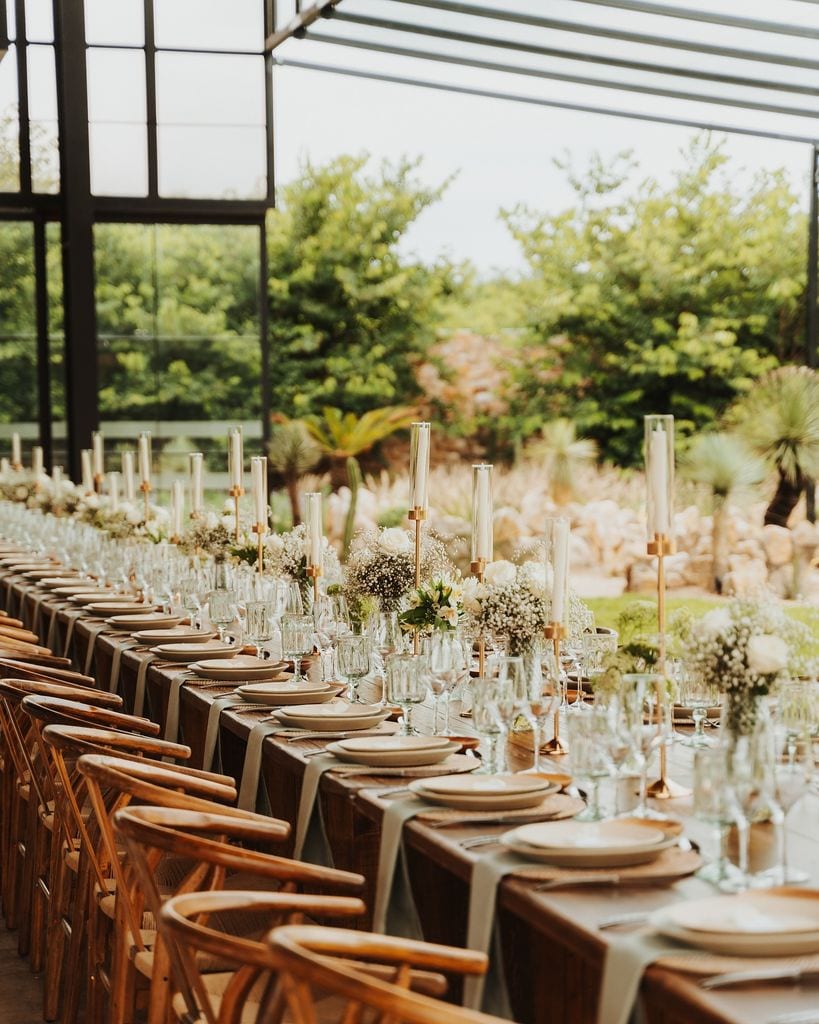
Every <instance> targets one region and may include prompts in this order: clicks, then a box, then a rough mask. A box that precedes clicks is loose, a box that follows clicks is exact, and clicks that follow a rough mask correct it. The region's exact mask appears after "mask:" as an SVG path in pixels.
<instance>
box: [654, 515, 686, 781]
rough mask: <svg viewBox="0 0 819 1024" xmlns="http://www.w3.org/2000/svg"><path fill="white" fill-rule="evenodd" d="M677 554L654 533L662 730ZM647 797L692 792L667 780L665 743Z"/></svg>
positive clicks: (664, 536) (667, 539) (671, 543)
mask: <svg viewBox="0 0 819 1024" xmlns="http://www.w3.org/2000/svg"><path fill="white" fill-rule="evenodd" d="M676 550H677V546H676V544H675V543H674V541H673V540H672V539H671V538H670V537H669V536H668V535H667V534H665V533H655V534H654V539H653V540H650V541H649V542H648V544H647V545H646V551H647V552H648V554H649V555H652V556H653V557H655V558H656V559H657V637H658V642H657V672H658V674H659V677H660V678H659V679H658V681H657V684H656V685H657V724H658V725H659V726H660V728H662V715H663V703H664V701H663V693H662V687H663V686H665V682H666V675H665V662H666V632H665V626H666V613H665V597H666V585H665V559H666V556H667V555H673V554H674V552H675V551H676ZM647 793H648V795H649V796H650V797H653V798H654V799H655V800H673V799H675V798H676V797H682V796H690V795H691V790H690V789H686V788H685V786H681V785H680V784H679V783H677V782H674V780H673V779H670V778H669V776H668V748H667V746H666V744H665V743H663V744H662V746H661V747H660V777H659V778H658V779H657V780H656V781H655V782H652V784H651V785H650V786H649V787H648V790H647Z"/></svg>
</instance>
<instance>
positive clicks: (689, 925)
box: [651, 888, 819, 957]
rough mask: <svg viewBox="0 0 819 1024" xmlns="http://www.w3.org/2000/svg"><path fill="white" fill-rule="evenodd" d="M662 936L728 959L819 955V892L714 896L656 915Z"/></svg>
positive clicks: (790, 890) (682, 904)
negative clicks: (730, 957) (735, 957)
mask: <svg viewBox="0 0 819 1024" xmlns="http://www.w3.org/2000/svg"><path fill="white" fill-rule="evenodd" d="M651 920H652V924H653V925H654V927H655V928H656V929H657V931H658V932H660V934H662V935H667V936H669V937H670V938H672V939H676V940H677V941H678V942H684V943H686V944H687V945H689V946H696V947H697V948H698V949H707V950H709V951H710V952H712V953H723V954H726V955H728V956H764V957H769V956H799V955H802V954H806V953H819V891H817V890H815V889H790V888H785V889H768V890H766V891H765V892H744V893H740V894H739V895H737V896H710V897H708V899H703V900H695V901H694V902H692V903H688V902H687V903H678V904H675V905H674V906H671V907H664V908H663V909H662V910H659V911H657V912H656V913H655V914H654V916H653V917H652V919H651Z"/></svg>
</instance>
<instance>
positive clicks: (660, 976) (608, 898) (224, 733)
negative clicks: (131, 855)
mask: <svg viewBox="0 0 819 1024" xmlns="http://www.w3.org/2000/svg"><path fill="white" fill-rule="evenodd" d="M0 593H2V596H3V597H5V602H4V603H5V606H6V609H7V611H8V612H9V613H10V614H19V616H20V617H21V618H23V619H24V621H25V622H26V623H27V624H29V625H34V626H36V629H37V630H39V632H40V635H41V636H42V637H43V639H44V640H45V639H46V638H47V636H48V634H49V633H50V634H51V639H52V643H53V646H54V649H55V651H56V652H57V653H62V651H63V648H64V645H65V641H66V637H67V634H68V633H69V632H70V634H71V636H70V640H71V642H70V644H69V653H70V654H71V656H72V658H73V660H74V663H75V665H76V667H77V668H78V669H79V670H80V671H82V670H83V669H84V667H85V666H86V664H87V663H88V664H90V665H92V667H93V674H94V676H95V678H96V680H97V685H99V686H100V687H103V688H107V687H108V686H109V683H110V679H111V671H112V665H113V664H114V662H115V659H117V660H119V666H118V689H119V692H120V693H121V694H122V695H123V697H124V698H125V701H126V705H127V708H128V710H129V711H133V710H134V706H133V705H134V698H135V694H136V689H137V682H138V677H139V675H140V666H143V668H142V676H143V678H144V689H145V708H144V710H145V713H146V714H148V715H150V717H152V718H153V719H155V720H156V721H158V722H159V723H160V724H161V725H162V726H163V728H165V727H166V725H167V719H168V710H169V705H170V704H171V703H172V696H171V695H172V693H174V692H176V693H177V694H178V738H179V740H180V741H181V742H185V743H187V744H189V745H190V746H191V748H192V749H193V751H194V755H193V763H194V764H196V765H199V766H201V764H202V758H203V751H204V741H205V732H206V727H207V722H208V717H209V714H210V708H211V705H212V703H213V701H214V700H216V699H217V698H218V697H219V696H220V695H224V694H225V693H227V692H228V691H229V690H230V689H231V685H232V684H226V685H225V687H224V689H222V690H220V689H218V688H210V687H206V688H203V687H201V686H195V685H186V683H185V682H184V681H181V680H184V678H185V675H186V669H185V666H182V667H181V668H176V667H174V666H171V665H168V664H167V663H163V662H156V660H155V659H154V660H153V663H149V664H148V665H147V666H145V665H144V664H143V663H144V662H145V661H146V659H147V660H149V661H151V659H152V657H153V656H151V655H150V654H149V652H148V651H147V649H146V648H139V647H135V646H134V642H133V641H132V640H131V639H130V638H129V637H127V636H123V634H121V633H119V634H117V633H113V632H106V631H105V630H102V631H101V632H100V629H101V623H100V620H98V619H94V618H93V617H92V616H88V615H78V613H77V611H76V608H75V606H72V605H70V604H65V603H60V602H58V601H57V600H56V599H54V598H53V597H52V596H50V595H48V594H46V593H45V592H44V591H43V590H41V589H40V588H39V587H38V586H37V585H36V584H34V583H32V582H30V581H28V580H25V579H24V578H22V577H15V576H11V575H8V574H6V575H5V576H4V575H2V574H0ZM0 603H3V602H0ZM35 616H36V622H35ZM52 619H54V624H53V626H52ZM90 642H93V644H94V646H93V651H92V655H93V657H91V658H90V659H89V655H88V649H89V643H90ZM419 710H420V711H421V712H422V713H423V711H424V709H423V708H421V709H419ZM262 715H263V713H256V712H253V711H251V710H247V711H244V712H243V711H242V710H241V709H239V708H231V707H227V708H223V709H222V710H221V714H220V718H219V752H220V757H221V767H222V770H223V771H225V772H226V773H227V774H228V775H232V776H234V777H235V778H236V779H237V780H238V779H240V778H241V777H242V771H243V765H244V758H245V749H246V745H247V740H248V736H249V735H250V732H251V730H252V729H253V727H254V726H255V725H256V724H257V723H258V722H259V719H260V717H262ZM459 723H460V724H459V728H462V731H463V732H464V733H465V734H468V733H469V732H470V727H469V722H468V720H465V719H459ZM166 738H171V739H175V738H176V737H175V736H166ZM322 745H323V744H322V742H321V741H316V740H299V741H294V740H290V741H286V740H282V739H277V738H275V737H273V736H267V737H266V738H265V739H264V741H263V746H262V758H261V782H262V783H263V784H264V786H265V788H266V791H267V797H268V799H269V808H270V811H271V813H272V814H274V815H275V816H277V817H279V818H284V819H286V820H288V821H290V822H293V823H295V821H296V815H297V810H298V806H299V797H300V792H301V786H302V779H303V776H304V772H305V767H306V765H307V763H308V760H309V757H310V755H311V752H314V751H315V750H316V749H317V748H318V747H321V746H322ZM510 759H511V767H512V768H525V767H528V762H527V755H526V754H525V753H523V752H521V751H520V749H519V748H516V747H514V746H510ZM670 761H671V768H672V775H673V776H675V777H677V778H679V779H680V781H685V779H686V777H690V767H691V755H690V751H689V750H688V749H687V748H685V747H682V748H681V747H680V746H679V745H676V746H675V747H674V748H673V749H672V756H671V759H670ZM400 783H401V780H400V779H396V778H395V777H394V776H393V777H389V776H382V777H379V776H378V775H377V774H372V775H369V776H363V777H362V776H361V775H355V776H345V775H342V774H337V773H333V772H332V771H331V772H326V773H325V774H323V775H322V776H321V780H320V786H319V793H318V799H319V801H320V805H321V813H322V816H323V822H324V827H325V831H326V835H327V839H328V842H329V846H330V848H331V850H332V856H333V861H334V863H335V865H336V866H337V867H340V868H345V869H348V870H352V871H359V872H361V873H362V874H364V875H365V876H366V877H367V879H368V891H367V892H366V894H365V895H366V899H367V902H368V905H369V906H372V903H373V896H374V892H375V882H376V874H377V864H378V854H379V843H380V826H381V820H382V816H383V813H384V810H385V808H386V806H387V805H388V801H389V800H390V799H391V795H388V794H387V791H389V790H392V791H394V790H395V789H396V786H397V784H400ZM379 790H380V791H382V792H384V793H385V794H387V795H385V797H384V798H383V799H381V798H379V796H378V793H379ZM663 809H665V810H670V811H673V813H675V814H677V815H679V816H680V817H682V818H683V819H689V820H687V821H686V832H687V834H688V835H689V836H691V837H693V838H695V839H702V838H703V836H704V831H703V826H702V825H701V824H700V823H699V822H697V821H696V820H694V819H693V818H692V817H691V807H690V803H689V801H688V800H675V801H672V802H671V803H670V804H669V803H666V804H665V806H664V808H663ZM503 831H504V826H495V827H492V826H487V825H486V824H483V825H475V826H469V825H464V826H460V827H450V828H445V829H440V828H439V829H433V828H430V827H429V826H428V825H424V824H423V823H421V822H418V821H413V820H410V821H408V822H407V823H406V824H405V826H404V832H403V841H404V849H405V851H406V860H407V865H408V872H409V877H410V882H411V885H412V890H413V896H414V900H415V903H416V906H417V909H418V913H419V917H420V921H421V924H422V927H423V931H424V936H425V938H426V939H428V940H430V941H435V942H443V943H448V944H452V945H456V946H457V945H460V946H464V945H465V940H466V928H467V908H468V900H469V886H470V876H471V873H472V869H473V866H474V865H475V863H476V861H477V860H478V858H480V857H481V856H483V855H485V854H486V850H485V848H484V847H478V848H476V849H472V850H470V849H464V848H463V847H462V846H461V845H460V841H461V840H463V839H464V838H465V837H468V836H472V835H485V834H488V833H493V832H497V833H498V834H499V835H500V834H501V833H502V832H503ZM753 833H754V835H753V855H754V856H755V858H756V859H757V860H760V859H761V860H764V859H765V858H766V857H767V856H769V854H770V850H771V848H772V836H771V834H770V830H769V828H768V827H767V826H764V825H761V826H755V827H754V829H753ZM789 836H790V857H791V862H792V863H793V864H795V865H797V866H800V867H802V868H805V869H806V870H809V871H811V872H812V874H813V879H814V881H815V882H819V801H817V798H816V797H815V796H813V795H808V796H807V797H806V798H805V799H804V801H803V802H802V803H801V804H800V805H799V808H798V810H797V812H796V813H794V814H793V815H792V816H791V819H790V822H789ZM489 849H496V847H490V848H489ZM283 852H286V851H283ZM714 892H715V890H713V889H712V888H711V887H710V886H708V885H707V884H705V883H703V882H701V881H699V880H697V879H695V878H687V879H684V880H682V881H679V882H677V883H676V884H675V885H674V886H671V887H664V888H651V887H644V888H637V887H631V888H622V889H618V888H616V887H609V888H588V889H581V888H576V889H573V890H572V889H566V890H561V891H554V892H540V891H537V889H536V887H535V885H534V884H533V883H532V882H530V881H526V880H524V879H522V878H519V877H514V876H507V877H506V878H505V879H503V880H502V881H501V883H500V886H499V888H498V896H497V911H496V913H497V922H498V925H499V928H500V936H501V948H502V955H503V968H504V975H505V979H506V987H507V990H508V993H509V998H510V1002H511V1006H512V1010H513V1013H514V1019H515V1020H518V1021H522V1022H527V1024H528V1022H532V1024H594V1022H595V1021H596V1016H597V998H598V993H599V989H600V981H601V973H602V966H603V961H604V956H605V952H606V948H607V944H608V943H609V942H611V941H617V936H618V934H619V937H620V939H622V937H623V936H624V935H625V934H626V933H625V932H623V931H620V932H619V933H617V932H611V931H605V932H601V931H600V930H599V929H598V924H599V922H600V921H601V920H602V919H604V918H606V917H609V916H611V915H613V914H619V913H621V912H623V913H628V912H631V911H634V912H637V911H650V910H653V909H655V908H659V907H662V906H664V905H667V904H668V903H669V902H673V901H678V900H685V899H699V898H702V897H704V896H708V895H713V894H714ZM368 924H369V922H366V921H365V922H363V925H362V926H368ZM751 966H752V964H751V963H749V968H750V967H751ZM814 985H815V987H811V985H810V984H807V983H806V984H805V985H804V986H802V985H791V984H788V983H778V984H777V983H766V984H757V985H753V986H750V985H749V986H743V987H738V988H730V989H725V990H719V991H714V992H708V991H705V990H704V989H702V988H701V987H700V986H699V985H698V983H697V979H696V977H694V976H692V975H687V974H684V973H681V972H676V971H673V970H669V969H666V968H661V967H659V966H656V965H655V966H651V967H649V968H648V969H647V971H646V973H645V976H644V978H643V983H642V988H641V994H642V1001H643V1008H644V1014H645V1019H646V1020H647V1021H648V1022H650V1024H767V1022H769V1021H770V1020H771V1019H772V1018H773V1017H775V1016H776V1015H777V1014H781V1013H783V1012H785V1011H797V1010H815V1011H816V1013H817V1014H818V1015H819V985H816V983H814Z"/></svg>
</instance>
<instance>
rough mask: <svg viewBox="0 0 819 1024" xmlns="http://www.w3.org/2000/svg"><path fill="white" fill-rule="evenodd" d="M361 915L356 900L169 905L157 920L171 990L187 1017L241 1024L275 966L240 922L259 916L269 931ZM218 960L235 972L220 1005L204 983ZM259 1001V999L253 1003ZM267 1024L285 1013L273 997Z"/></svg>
mask: <svg viewBox="0 0 819 1024" xmlns="http://www.w3.org/2000/svg"><path fill="white" fill-rule="evenodd" d="M363 911H364V904H363V903H362V902H361V900H359V899H355V898H352V897H348V896H315V895H310V896H308V895H304V894H301V893H282V892H276V893H271V892H244V891H222V892H198V893H186V894H181V895H177V896H174V897H172V898H171V899H169V900H167V901H166V902H165V903H164V904H163V906H162V909H161V911H160V914H159V928H160V934H161V935H162V937H163V941H164V942H165V943H166V945H167V948H168V952H169V954H170V962H171V966H172V970H173V976H174V984H175V987H176V989H177V990H178V992H179V993H180V995H181V996H182V998H183V1000H184V1003H185V1009H186V1011H187V1013H186V1016H187V1018H188V1019H190V1020H205V1021H206V1022H207V1024H239V1022H240V1021H241V1020H242V1018H243V1011H246V1010H247V1008H248V1006H247V1004H248V1002H249V1000H250V997H251V995H253V994H255V993H258V992H259V990H260V989H262V990H264V989H265V988H267V987H268V986H270V985H271V984H272V987H273V988H274V989H275V982H276V979H275V977H271V970H272V967H273V960H272V957H271V955H270V950H269V949H268V947H267V945H266V944H265V943H264V942H263V941H259V940H255V939H252V938H247V937H246V936H244V935H241V934H236V933H237V932H241V931H247V928H244V929H243V928H242V922H243V920H246V919H247V918H248V917H250V918H252V919H253V921H254V923H255V921H256V920H257V919H258V918H259V917H260V916H262V917H263V918H264V919H265V920H267V921H268V922H269V924H270V926H271V927H274V926H276V925H278V924H283V923H286V922H288V921H293V920H303V919H304V917H305V916H306V915H310V916H321V917H322V918H325V917H326V918H340V919H342V920H343V919H345V918H351V917H357V916H359V915H360V914H361V913H363ZM213 959H217V960H218V961H219V962H220V963H228V964H230V965H232V966H234V967H235V971H234V974H233V976H232V978H231V979H230V980H229V981H228V983H227V985H226V986H225V988H224V989H223V990H222V991H221V992H220V994H219V997H218V1000H217V999H216V998H214V995H213V993H212V992H211V990H209V989H208V987H207V985H206V984H205V982H204V980H203V974H202V968H203V964H206V963H207V962H208V961H211V962H212V961H213ZM257 998H258V997H257ZM264 1002H265V1005H266V1008H267V1012H266V1015H265V1017H264V1020H265V1024H278V1022H279V1021H280V1020H281V1019H282V1017H283V1015H284V1010H285V1004H284V1001H283V999H281V998H278V999H277V998H276V996H275V994H273V993H271V994H270V995H269V996H267V997H266V998H265V999H264Z"/></svg>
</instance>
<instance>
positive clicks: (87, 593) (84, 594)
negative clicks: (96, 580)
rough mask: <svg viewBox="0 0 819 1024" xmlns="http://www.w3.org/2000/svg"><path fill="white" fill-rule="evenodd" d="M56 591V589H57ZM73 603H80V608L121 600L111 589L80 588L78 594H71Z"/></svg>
mask: <svg viewBox="0 0 819 1024" xmlns="http://www.w3.org/2000/svg"><path fill="white" fill-rule="evenodd" d="M55 593H56V591H55ZM70 600H71V603H72V604H78V605H79V606H80V608H85V607H86V606H87V605H90V604H108V603H109V602H111V601H114V600H121V598H119V599H118V598H117V596H116V594H114V593H112V591H110V590H89V589H88V588H86V589H85V590H80V591H78V592H77V593H76V594H72V595H71V598H70Z"/></svg>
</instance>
